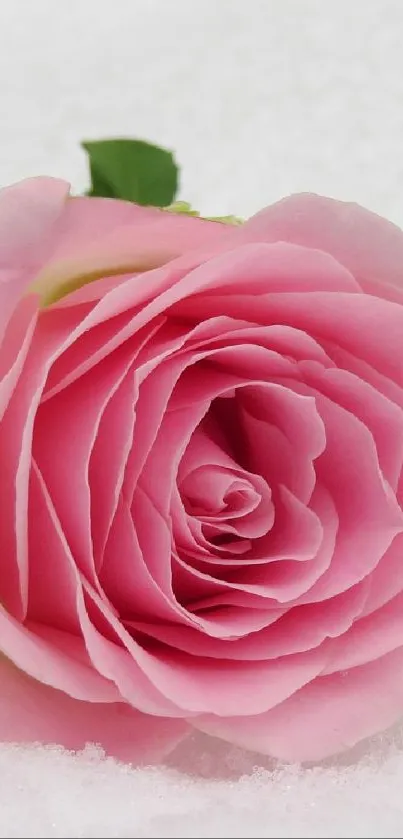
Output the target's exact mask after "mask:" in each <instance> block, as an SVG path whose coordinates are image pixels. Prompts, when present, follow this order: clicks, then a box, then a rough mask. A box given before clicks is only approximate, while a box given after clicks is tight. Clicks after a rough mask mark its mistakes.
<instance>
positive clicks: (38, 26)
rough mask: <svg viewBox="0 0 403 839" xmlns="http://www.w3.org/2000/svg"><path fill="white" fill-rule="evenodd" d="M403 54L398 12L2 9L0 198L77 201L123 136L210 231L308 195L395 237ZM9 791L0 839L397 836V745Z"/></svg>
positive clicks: (80, 767) (402, 827) (79, 759)
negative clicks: (48, 181)
mask: <svg viewBox="0 0 403 839" xmlns="http://www.w3.org/2000/svg"><path fill="white" fill-rule="evenodd" d="M402 40H403V3H402V2H401V0H365V3H361V2H360V0H355V2H354V0H348V2H346V1H345V0H338V2H336V0H245V2H241V0H198V1H197V0H113V2H110V0H69V2H68V3H67V2H59V3H57V2H55V0H35V2H32V0H0V103H1V130H0V152H1V153H0V183H2V184H6V183H10V182H12V181H15V180H18V179H19V178H21V177H24V176H27V175H35V174H39V173H44V174H45V173H46V174H53V175H59V176H62V177H65V178H67V179H68V180H70V181H71V182H72V185H73V189H74V190H75V191H80V190H82V189H84V187H85V186H86V184H87V174H86V161H85V157H84V154H83V152H82V151H81V150H80V148H79V141H80V140H82V139H92V138H100V137H106V136H111V135H115V136H116V135H130V136H138V137H142V138H145V139H149V140H152V141H155V142H158V143H161V144H163V145H166V146H167V147H170V148H171V149H173V150H175V151H176V154H177V158H178V161H179V162H180V164H181V166H182V169H183V176H182V188H181V197H183V198H185V199H187V200H189V201H191V202H192V204H193V205H194V206H196V207H198V208H199V209H200V210H202V211H204V212H208V213H209V214H220V213H222V214H224V213H228V212H231V213H236V214H239V215H248V214H250V213H252V212H253V211H254V210H256V209H258V208H260V207H261V206H262V205H263V204H266V203H270V202H271V201H273V200H276V199H277V198H280V197H281V196H283V195H285V194H287V193H289V192H294V191H300V190H311V191H317V192H322V193H325V194H328V195H332V196H335V197H338V198H345V199H352V200H356V201H359V202H361V203H363V204H365V205H367V206H368V207H370V208H371V209H374V210H376V211H378V212H380V213H382V214H384V215H387V216H388V217H389V218H391V219H392V220H394V221H396V222H398V223H400V224H403V190H402V185H403V156H402V141H403V53H402V51H401V43H402ZM259 764H261V765H263V768H260V769H259V768H255V769H254V766H255V767H256V766H259ZM178 770H180V772H178ZM189 772H190V773H192V775H193V777H192V778H190V777H189V774H186V773H189ZM184 773H185V774H184ZM0 776H1V785H0V837H6V836H10V837H23V836H27V837H53V836H55V837H65V836H66V837H67V836H71V837H97V836H100V835H104V836H107V837H157V836H159V837H174V836H175V837H176V836H178V837H185V836H191V837H210V836H211V837H212V836H218V837H251V836H258V837H283V836H284V837H285V836H292V837H333V836H342V837H383V836H386V835H388V836H393V837H403V803H402V796H401V789H402V782H403V735H402V732H400V733H399V732H397V733H396V734H395V735H394V736H389V737H387V738H380V739H379V738H378V739H377V740H376V741H375V742H373V743H372V744H366V745H365V746H364V747H363V748H362V749H360V750H357V751H356V752H355V753H354V754H352V755H349V756H348V758H346V759H345V761H344V762H341V761H340V760H339V761H335V762H333V763H330V764H328V765H326V766H324V767H319V768H318V767H316V768H314V769H305V770H303V771H297V770H296V769H290V768H287V769H281V768H278V767H277V768H276V767H273V766H272V765H271V763H270V762H268V761H266V762H264V761H262V760H260V761H259V760H258V759H257V758H256V757H253V756H249V755H243V754H242V753H240V752H238V751H234V750H231V749H229V747H227V746H225V745H224V746H223V745H221V744H214V743H210V742H208V741H207V740H205V739H199V740H198V741H197V742H193V743H192V744H190V745H188V746H186V748H185V749H183V748H182V750H179V752H177V753H176V755H174V756H173V758H172V759H171V767H170V768H169V769H165V770H161V769H158V768H153V769H150V770H141V771H140V770H134V769H129V768H127V767H122V766H118V765H117V764H114V763H113V762H111V761H105V760H103V759H102V756H101V755H100V754H99V753H97V752H96V751H94V750H92V751H91V750H90V751H87V752H85V753H84V755H81V756H72V755H69V754H66V753H62V752H60V751H49V750H44V749H41V748H39V747H38V748H37V749H33V748H31V749H28V750H27V749H23V748H21V747H16V748H15V749H13V748H10V747H9V746H7V747H6V746H3V747H1V746H0Z"/></svg>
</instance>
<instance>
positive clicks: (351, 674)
mask: <svg viewBox="0 0 403 839" xmlns="http://www.w3.org/2000/svg"><path fill="white" fill-rule="evenodd" d="M402 712H403V648H402V647H400V649H398V650H395V651H394V652H391V653H389V654H388V655H386V656H383V657H382V658H379V659H378V660H377V661H374V662H371V663H370V664H365V665H363V666H362V667H355V668H353V669H352V670H348V671H344V672H343V673H337V674H333V675H332V676H324V677H323V678H317V679H314V680H313V681H311V682H310V684H307V685H306V686H305V687H303V688H302V689H301V690H299V691H297V692H296V693H295V694H294V695H293V696H291V697H290V698H289V699H287V700H286V701H285V702H282V703H281V704H278V705H277V707H276V708H273V709H272V710H270V711H269V712H268V713H267V714H258V715H256V716H249V717H241V716H236V717H226V718H224V717H218V716H212V715H210V716H206V717H203V718H198V719H197V721H195V720H193V721H192V722H193V725H195V726H196V727H197V728H199V729H200V730H201V731H205V732H207V733H208V734H214V735H216V736H219V737H222V738H223V739H224V740H229V741H230V742H231V743H232V744H235V745H238V746H242V747H244V748H247V749H252V750H254V751H258V752H260V753H261V754H270V755H272V756H273V757H277V758H279V759H280V760H286V761H291V762H295V761H307V760H315V761H316V760H322V759H323V758H325V757H328V756H329V755H333V754H336V753H337V752H342V751H345V750H347V749H349V748H351V747H352V746H354V745H355V744H356V743H358V742H359V741H360V740H363V739H364V738H365V737H369V736H371V735H372V734H375V733H377V732H378V731H383V730H385V729H386V728H388V727H389V726H391V725H392V724H393V723H395V722H396V721H397V720H398V719H399V718H400V717H401V715H402Z"/></svg>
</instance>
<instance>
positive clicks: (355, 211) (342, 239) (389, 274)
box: [240, 193, 403, 288]
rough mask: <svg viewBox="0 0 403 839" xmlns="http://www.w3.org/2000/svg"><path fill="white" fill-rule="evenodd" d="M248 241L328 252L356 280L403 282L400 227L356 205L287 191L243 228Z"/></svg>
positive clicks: (398, 284)
mask: <svg viewBox="0 0 403 839" xmlns="http://www.w3.org/2000/svg"><path fill="white" fill-rule="evenodd" d="M240 232H241V236H242V238H245V239H246V240H247V241H259V242H262V241H263V242H278V241H285V242H294V243H296V244H299V245H303V246H305V247H309V248H319V249H320V250H323V251H325V252H326V253H329V254H332V256H334V257H335V258H336V259H337V260H338V261H339V262H340V263H342V264H343V265H345V266H346V268H348V269H349V271H351V272H352V274H353V275H354V277H356V278H357V279H358V280H359V281H360V280H374V281H379V282H380V285H381V284H382V283H392V284H393V285H396V286H398V287H400V288H401V287H402V286H403V272H402V267H401V266H402V264H403V232H402V231H401V230H400V228H399V227H396V225H394V224H391V222H389V221H386V219H383V218H381V217H380V216H378V215H376V214H375V213H372V212H370V211H369V210H365V209H364V208H363V207H360V206H359V205H358V204H354V203H347V202H344V201H336V200H334V199H332V198H324V197H322V196H321V195H314V194H311V193H302V194H299V195H291V196H290V197H289V198H284V199H283V200H282V201H278V202H277V203H276V204H272V205H271V206H270V207H267V208H266V209H264V210H261V211H260V212H259V213H257V215H255V216H253V217H252V218H251V219H249V221H247V222H246V224H244V225H243V226H242V228H241V231H240Z"/></svg>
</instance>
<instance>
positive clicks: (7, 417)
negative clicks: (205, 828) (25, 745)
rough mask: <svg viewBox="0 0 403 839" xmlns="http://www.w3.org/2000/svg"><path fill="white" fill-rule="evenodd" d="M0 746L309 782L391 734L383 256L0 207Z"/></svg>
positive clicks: (282, 229) (396, 470)
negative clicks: (41, 745)
mask: <svg viewBox="0 0 403 839" xmlns="http://www.w3.org/2000/svg"><path fill="white" fill-rule="evenodd" d="M0 280H1V282H0V294H1V306H0V317H1V326H0V335H1V344H0V368H1V376H0V394H1V397H0V408H1V412H0V459H1V460H0V467H1V472H0V474H1V484H0V487H1V504H0V562H1V574H0V602H1V608H0V650H1V652H2V656H1V659H0V674H1V681H0V684H1V688H0V739H3V740H9V741H10V740H11V741H35V740H40V741H44V742H57V743H60V744H62V745H64V746H66V747H67V748H74V749H75V748H80V747H82V746H83V745H84V744H85V742H86V741H96V742H99V743H101V744H102V746H103V747H104V748H105V750H106V752H107V753H108V754H112V755H116V756H118V757H120V758H124V759H127V760H138V761H141V760H147V761H148V760H151V759H161V757H162V756H163V755H164V754H167V753H168V752H169V750H170V749H172V748H173V747H174V746H175V744H176V743H177V742H179V741H180V740H181V738H183V737H184V736H185V735H186V734H187V733H188V732H189V731H192V730H194V729H199V730H201V731H203V732H207V733H211V734H213V735H216V736H218V737H220V738H223V739H224V740H227V741H229V742H231V743H234V744H238V745H240V746H244V747H247V748H249V749H252V750H257V751H259V752H261V753H265V754H269V755H273V756H276V757H279V758H281V759H284V760H291V761H294V760H318V759H321V758H323V757H325V756H327V755H330V754H332V753H336V752H338V751H341V750H343V749H346V748H348V747H350V746H351V745H353V744H354V743H356V742H358V741H359V740H361V739H362V738H364V737H367V736H368V735H371V734H373V733H375V732H377V731H379V730H381V729H384V728H386V727H387V726H389V725H391V724H392V723H393V722H395V721H396V720H397V719H398V718H399V716H401V715H402V714H403V536H402V533H403V513H402V508H401V507H402V499H403V491H402V487H403V484H402V459H403V361H402V359H403V233H402V232H401V231H400V230H399V229H398V228H396V227H394V226H393V225H391V224H389V223H388V222H386V221H384V220H382V219H381V218H378V217H377V216H375V215H373V214H372V213H369V212H367V211H365V210H363V209H361V208H360V207H358V206H356V205H353V204H344V203H341V202H337V201H333V200H330V199H325V198H320V197H317V196H313V195H299V196H294V197H291V198H288V199H285V200H283V201H281V202H279V203H278V204H275V205H274V206H271V207H269V208H267V209H265V210H263V211H262V212H260V213H258V214H257V215H256V216H254V217H253V218H252V219H250V220H249V221H247V222H246V223H245V224H243V225H240V226H237V227H236V226H233V227H229V226H227V225H224V224H220V223H217V222H213V221H206V220H202V219H199V218H191V217H186V216H181V215H174V214H172V213H167V212H164V211H161V210H156V209H149V208H142V207H138V206H136V205H133V204H129V203H126V202H120V201H114V200H109V199H97V198H77V197H75V198H72V197H70V196H69V187H68V185H66V184H65V183H64V182H62V181H59V180H55V179H52V178H37V179H32V180H28V181H25V182H23V183H21V184H18V185H16V186H12V187H9V188H6V189H4V190H2V191H1V192H0Z"/></svg>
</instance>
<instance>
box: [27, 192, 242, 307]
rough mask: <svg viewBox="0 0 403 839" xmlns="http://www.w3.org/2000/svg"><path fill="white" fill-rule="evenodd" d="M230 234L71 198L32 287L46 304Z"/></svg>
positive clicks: (210, 225)
mask: <svg viewBox="0 0 403 839" xmlns="http://www.w3.org/2000/svg"><path fill="white" fill-rule="evenodd" d="M229 235H230V237H231V234H228V230H227V228H226V227H224V225H221V224H217V223H215V222H209V221H206V220H205V219H200V218H193V217H187V216H183V215H175V214H172V213H167V212H164V211H163V210H158V209H156V208H151V207H139V206H137V205H136V204H132V203H130V202H127V201H117V200H114V199H109V198H70V199H69V200H68V201H67V203H66V205H65V210H64V213H63V214H62V216H61V217H60V219H59V222H58V225H57V227H56V229H55V230H54V234H53V236H52V240H51V241H50V242H49V245H48V248H47V252H46V255H45V258H44V260H43V270H42V272H41V274H40V276H39V277H38V278H37V281H36V283H35V286H34V288H35V290H36V291H38V292H39V293H40V294H41V295H42V296H43V297H44V298H45V300H46V301H47V302H50V301H52V300H54V299H58V297H60V296H61V295H63V294H66V293H67V292H68V291H69V290H73V289H75V288H79V287H80V286H82V285H84V284H85V283H87V282H89V281H90V280H94V279H97V278H102V277H104V276H105V275H107V274H115V275H118V274H124V273H135V272H138V271H145V270H148V269H151V268H156V267H158V266H159V265H163V264H165V263H166V262H169V261H170V260H172V259H175V258H176V257H179V256H181V255H182V254H184V253H187V252H188V251H192V250H195V249H198V248H206V247H207V248H211V247H215V245H216V243H219V242H221V240H223V239H224V238H225V240H227V238H228V236H229ZM233 235H235V233H234V234H233ZM231 238H232V237H231Z"/></svg>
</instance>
